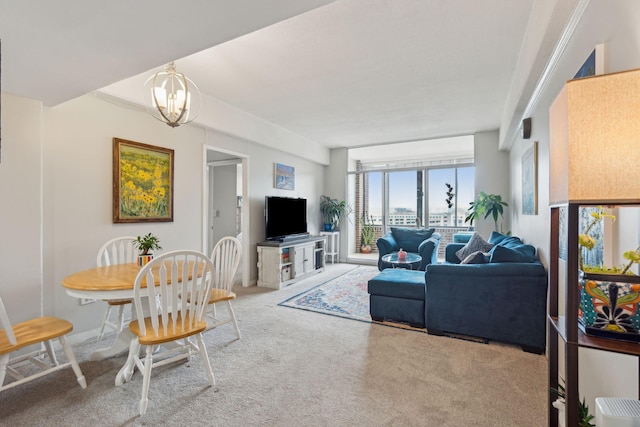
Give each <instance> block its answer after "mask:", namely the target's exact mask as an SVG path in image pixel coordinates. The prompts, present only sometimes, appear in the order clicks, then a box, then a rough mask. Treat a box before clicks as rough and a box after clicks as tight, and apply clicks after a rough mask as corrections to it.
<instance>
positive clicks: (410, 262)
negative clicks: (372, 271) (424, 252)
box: [382, 252, 422, 270]
mask: <svg viewBox="0 0 640 427" xmlns="http://www.w3.org/2000/svg"><path fill="white" fill-rule="evenodd" d="M382 262H383V267H385V268H388V267H387V266H386V265H385V264H389V267H391V268H406V269H408V270H418V269H419V268H420V264H422V257H421V256H420V255H418V254H415V253H413V252H407V256H406V257H405V259H404V260H402V261H400V260H399V259H398V252H393V253H390V254H386V255H383V256H382Z"/></svg>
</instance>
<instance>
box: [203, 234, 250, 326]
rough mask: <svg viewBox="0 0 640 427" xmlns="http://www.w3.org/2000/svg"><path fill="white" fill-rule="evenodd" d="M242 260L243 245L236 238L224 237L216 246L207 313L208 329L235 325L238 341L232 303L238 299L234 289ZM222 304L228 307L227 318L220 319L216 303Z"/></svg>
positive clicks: (212, 256) (236, 322)
mask: <svg viewBox="0 0 640 427" xmlns="http://www.w3.org/2000/svg"><path fill="white" fill-rule="evenodd" d="M241 258H242V248H241V244H240V241H239V240H238V239H237V238H235V237H232V236H227V237H223V238H222V239H220V240H219V241H218V243H216V245H215V246H214V248H213V251H212V252H211V261H212V262H213V284H212V289H211V296H210V297H209V310H208V311H207V322H208V323H209V326H208V327H207V329H213V328H216V327H218V326H221V325H225V324H227V323H233V325H234V327H235V329H236V335H237V336H238V339H240V328H238V321H237V319H236V314H235V312H234V311H233V307H232V306H231V301H232V300H233V299H235V298H236V294H235V293H234V292H232V289H233V283H234V281H235V277H236V272H237V271H238V266H239V265H240V260H241ZM222 302H224V303H225V304H226V306H227V311H228V317H227V318H220V317H219V316H218V313H217V310H216V303H222ZM209 319H211V320H209Z"/></svg>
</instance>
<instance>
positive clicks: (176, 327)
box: [124, 250, 215, 415]
mask: <svg viewBox="0 0 640 427" xmlns="http://www.w3.org/2000/svg"><path fill="white" fill-rule="evenodd" d="M185 266H186V268H184V267H185ZM212 271H213V264H212V263H211V259H209V257H207V256H206V255H205V254H202V253H200V252H197V251H190V250H178V251H172V252H167V253H165V254H163V255H160V256H157V257H156V258H154V259H153V260H152V261H151V262H149V263H148V264H147V265H145V266H144V267H142V269H140V272H139V273H138V275H137V277H136V280H135V283H134V298H133V301H134V304H135V310H136V313H137V314H138V319H137V321H132V322H131V323H129V330H130V331H131V332H132V333H133V335H134V338H133V339H132V340H131V345H130V349H129V359H128V360H127V365H128V366H129V367H130V368H127V369H128V371H125V373H124V375H125V378H126V379H127V380H128V379H130V378H131V375H133V370H134V369H135V368H136V367H137V368H138V369H139V370H140V371H141V372H142V375H143V380H142V397H141V399H140V415H144V413H145V412H146V410H147V404H148V397H147V396H148V393H149V383H150V379H151V369H152V368H154V367H157V366H163V365H166V364H169V363H172V362H175V361H177V360H180V359H189V358H190V357H191V355H192V354H193V353H194V352H197V353H199V354H200V356H201V357H202V360H203V362H204V365H205V368H206V371H207V376H208V378H209V383H210V384H211V385H215V378H214V376H213V371H212V370H211V365H210V363H209V356H208V355H207V349H206V347H205V345H204V341H203V339H202V332H203V331H205V330H206V328H207V322H206V321H205V320H204V314H205V311H206V307H207V304H206V301H207V299H208V297H209V292H210V291H211V282H212ZM148 283H155V286H147V284H148ZM180 295H190V296H191V297H190V298H180ZM143 313H144V316H143V315H142V314H143ZM191 337H195V339H196V341H197V343H194V342H193V341H192V340H191ZM160 346H165V347H166V350H165V348H164V347H162V348H161V347H160ZM142 347H144V348H145V349H146V353H145V356H144V359H141V358H140V355H139V353H140V349H141V348H142Z"/></svg>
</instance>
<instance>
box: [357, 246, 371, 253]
mask: <svg viewBox="0 0 640 427" xmlns="http://www.w3.org/2000/svg"><path fill="white" fill-rule="evenodd" d="M360 252H362V253H363V254H370V253H371V245H362V246H360Z"/></svg>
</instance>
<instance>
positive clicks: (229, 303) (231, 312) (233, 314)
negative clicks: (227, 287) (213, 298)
mask: <svg viewBox="0 0 640 427" xmlns="http://www.w3.org/2000/svg"><path fill="white" fill-rule="evenodd" d="M227 307H229V314H230V315H231V319H232V320H233V326H234V327H235V328H236V335H238V339H240V328H238V321H237V320H236V313H235V312H234V311H233V306H231V301H227Z"/></svg>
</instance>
